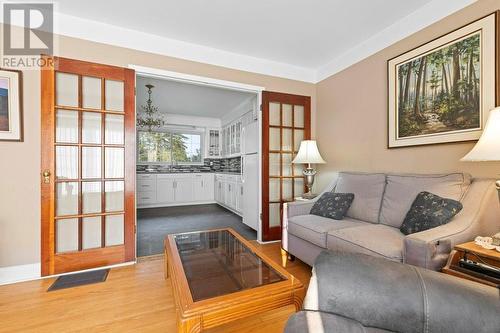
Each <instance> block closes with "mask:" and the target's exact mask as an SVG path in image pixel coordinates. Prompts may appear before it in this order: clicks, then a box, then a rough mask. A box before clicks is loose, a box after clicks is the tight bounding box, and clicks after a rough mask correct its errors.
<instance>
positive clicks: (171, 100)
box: [136, 76, 255, 119]
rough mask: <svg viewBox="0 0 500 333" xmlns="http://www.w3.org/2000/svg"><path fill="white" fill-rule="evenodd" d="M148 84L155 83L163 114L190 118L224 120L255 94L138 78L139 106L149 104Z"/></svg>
mask: <svg viewBox="0 0 500 333" xmlns="http://www.w3.org/2000/svg"><path fill="white" fill-rule="evenodd" d="M146 84H152V85H154V86H155V87H154V88H153V93H152V94H151V99H152V101H153V105H155V106H157V107H158V109H159V111H160V112H164V113H173V114H182V115H190V116H200V117H211V118H219V119H220V118H222V116H224V115H225V114H227V113H229V112H230V111H232V110H234V109H235V108H236V107H237V106H239V105H241V104H242V103H243V102H245V101H247V100H248V99H250V98H252V97H254V96H255V95H254V94H251V93H246V92H241V91H235V90H229V89H222V88H215V87H210V86H205V85H195V84H190V83H183V82H179V81H170V80H161V79H153V78H147V77H140V76H139V77H137V82H136V87H137V96H136V103H137V106H138V107H140V106H141V105H145V104H146V101H147V99H148V94H147V88H146V87H145V85H146Z"/></svg>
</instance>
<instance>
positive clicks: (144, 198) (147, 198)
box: [141, 197, 151, 200]
mask: <svg viewBox="0 0 500 333" xmlns="http://www.w3.org/2000/svg"><path fill="white" fill-rule="evenodd" d="M141 199H142V200H149V199H151V198H150V197H142V198H141Z"/></svg>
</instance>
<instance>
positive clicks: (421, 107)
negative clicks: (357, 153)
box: [388, 14, 497, 148]
mask: <svg viewBox="0 0 500 333" xmlns="http://www.w3.org/2000/svg"><path fill="white" fill-rule="evenodd" d="M495 15H496V14H491V15H489V16H486V17H484V18H482V19H479V20H477V21H475V22H473V23H470V24H468V25H466V26H464V27H462V28H459V29H457V30H455V31H453V32H450V33H448V34H447V35H444V36H442V37H439V38H437V39H434V40H433V41H430V42H428V43H426V44H424V45H422V46H419V47H417V48H415V49H413V50H411V51H408V52H406V53H404V54H401V55H399V56H397V57H395V58H393V59H391V60H389V61H388V88H389V94H388V107H389V124H388V129H389V142H388V143H389V148H397V147H408V146H418V145H429V144H438V143H448V142H463V141H473V140H478V139H479V137H480V136H481V133H482V131H483V128H484V125H485V124H486V120H487V118H488V113H489V111H490V110H492V109H493V108H494V107H495V94H496V86H495V73H496V72H495V69H496V67H495V66H496V55H495V53H496V48H497V45H496V20H495Z"/></svg>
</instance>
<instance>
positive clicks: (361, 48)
mask: <svg viewBox="0 0 500 333" xmlns="http://www.w3.org/2000/svg"><path fill="white" fill-rule="evenodd" d="M476 1H477V0H453V1H450V0H434V1H431V2H429V3H427V4H426V5H424V6H422V7H420V8H419V9H417V10H416V11H414V12H413V13H411V14H409V15H407V16H405V17H403V18H402V19H401V20H399V21H397V22H396V23H394V24H392V25H390V26H389V27H387V28H385V29H384V30H382V31H380V32H378V33H377V34H375V35H374V36H372V37H370V38H368V39H367V40H365V41H364V42H362V43H360V44H358V45H357V46H355V47H354V48H352V49H350V50H349V51H347V52H345V53H344V54H342V55H341V56H339V57H337V58H335V59H333V60H331V61H330V62H329V63H328V64H326V65H324V66H322V67H321V68H319V69H318V70H317V72H316V83H318V82H321V81H322V80H324V79H326V78H328V77H330V76H332V75H334V74H336V73H339V72H341V71H342V70H344V69H346V68H348V67H350V66H352V65H354V64H355V63H357V62H359V61H361V60H363V59H366V58H368V57H369V56H371V55H373V54H375V53H377V52H379V51H381V50H383V49H385V48H386V47H388V46H391V45H392V44H394V43H396V42H398V41H400V40H402V39H404V38H406V37H408V36H410V35H412V34H414V33H416V32H418V31H420V30H422V29H424V28H425V27H428V26H429V25H431V24H433V23H436V22H438V21H440V20H442V19H443V18H445V17H446V16H449V15H451V14H453V13H455V12H457V11H459V10H460V9H463V8H465V7H467V6H469V5H471V4H473V3H474V2H476Z"/></svg>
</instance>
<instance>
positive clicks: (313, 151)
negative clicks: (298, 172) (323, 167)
mask: <svg viewBox="0 0 500 333" xmlns="http://www.w3.org/2000/svg"><path fill="white" fill-rule="evenodd" d="M292 163H295V164H307V167H306V168H305V169H304V170H303V171H302V173H303V174H304V177H305V181H306V187H307V193H305V194H303V195H302V197H303V198H306V199H312V198H314V194H313V193H312V186H313V184H314V176H315V175H316V170H315V169H314V168H312V167H311V164H323V163H326V162H325V160H324V159H323V158H322V157H321V155H320V153H319V150H318V146H317V145H316V141H315V140H304V141H302V142H301V143H300V148H299V153H298V154H297V156H295V158H294V159H293V161H292Z"/></svg>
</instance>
